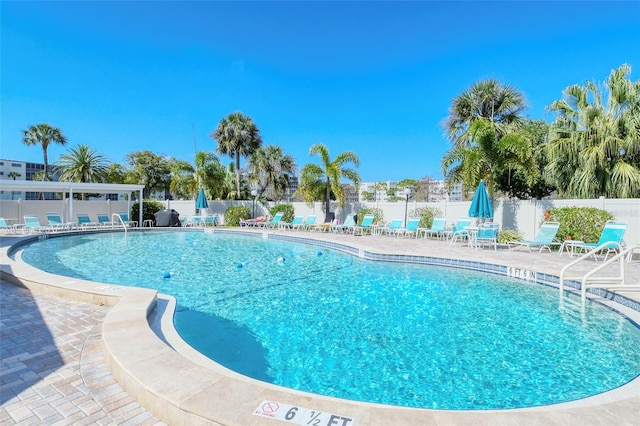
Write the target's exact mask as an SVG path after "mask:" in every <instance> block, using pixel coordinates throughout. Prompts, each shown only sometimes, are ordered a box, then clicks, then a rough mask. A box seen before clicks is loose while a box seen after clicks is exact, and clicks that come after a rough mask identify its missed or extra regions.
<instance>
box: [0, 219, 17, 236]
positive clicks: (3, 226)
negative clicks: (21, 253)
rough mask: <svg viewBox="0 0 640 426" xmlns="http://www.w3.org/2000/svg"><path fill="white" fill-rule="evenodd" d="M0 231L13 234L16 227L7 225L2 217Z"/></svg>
mask: <svg viewBox="0 0 640 426" xmlns="http://www.w3.org/2000/svg"><path fill="white" fill-rule="evenodd" d="M0 229H1V230H3V231H5V232H7V233H14V232H15V230H16V227H14V226H11V225H9V224H8V223H7V220H6V219H5V218H4V217H0Z"/></svg>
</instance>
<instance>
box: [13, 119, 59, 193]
mask: <svg viewBox="0 0 640 426" xmlns="http://www.w3.org/2000/svg"><path fill="white" fill-rule="evenodd" d="M22 142H24V144H25V145H28V146H31V145H40V146H42V151H43V153H44V175H43V177H42V180H43V181H45V180H49V157H48V154H47V149H48V148H49V145H50V144H51V143H57V144H59V145H63V146H64V145H66V144H67V137H66V136H65V135H63V134H62V131H61V130H60V129H58V128H57V127H54V126H50V125H49V124H47V123H41V124H36V125H32V126H29V127H28V128H27V130H23V131H22Z"/></svg>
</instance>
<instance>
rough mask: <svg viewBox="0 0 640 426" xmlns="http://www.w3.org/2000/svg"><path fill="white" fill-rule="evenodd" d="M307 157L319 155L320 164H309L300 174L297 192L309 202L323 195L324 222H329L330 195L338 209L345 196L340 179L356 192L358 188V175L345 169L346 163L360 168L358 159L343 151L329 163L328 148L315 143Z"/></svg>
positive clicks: (351, 153)
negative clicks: (350, 185) (348, 182)
mask: <svg viewBox="0 0 640 426" xmlns="http://www.w3.org/2000/svg"><path fill="white" fill-rule="evenodd" d="M309 155H310V156H313V155H319V156H320V162H321V164H320V165H318V164H313V163H309V164H307V165H305V166H304V167H303V168H302V171H301V172H300V186H299V188H298V191H300V193H302V194H303V196H304V199H305V201H307V202H311V201H315V200H317V199H318V195H320V196H321V194H322V193H324V204H325V212H326V215H325V221H327V222H328V221H329V220H330V216H331V215H330V213H331V211H330V209H331V204H330V203H331V194H333V195H334V196H335V199H336V200H337V201H338V205H339V206H340V207H342V206H344V202H345V194H344V189H343V188H342V186H341V185H340V179H342V178H343V177H344V178H347V179H349V180H351V181H352V182H353V183H354V185H355V186H356V192H357V191H358V187H359V186H360V175H359V174H358V172H356V171H355V170H353V169H350V168H347V167H345V165H346V164H347V163H353V165H354V166H356V167H358V166H360V158H359V157H358V155H357V154H356V153H355V152H353V151H345V152H342V153H340V154H338V156H337V157H336V158H335V160H333V161H331V157H330V156H329V148H327V147H326V146H325V145H324V144H321V143H317V144H315V145H313V146H312V147H311V149H309Z"/></svg>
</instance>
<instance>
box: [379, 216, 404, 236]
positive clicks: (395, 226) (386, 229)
mask: <svg viewBox="0 0 640 426" xmlns="http://www.w3.org/2000/svg"><path fill="white" fill-rule="evenodd" d="M403 220H404V219H402V218H400V219H391V222H390V223H389V226H381V227H380V228H378V231H379V233H380V235H385V234H387V235H392V234H393V235H394V236H396V237H397V236H398V234H399V232H398V231H400V230H401V229H402V222H403Z"/></svg>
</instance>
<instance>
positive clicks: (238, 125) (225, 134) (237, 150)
mask: <svg viewBox="0 0 640 426" xmlns="http://www.w3.org/2000/svg"><path fill="white" fill-rule="evenodd" d="M210 136H211V137H212V138H213V139H215V140H216V141H217V142H218V152H219V153H220V154H227V155H229V156H230V157H234V158H235V160H236V165H235V172H236V197H239V196H240V193H241V192H240V157H247V156H249V155H251V154H252V153H253V152H254V151H255V150H256V149H258V148H260V146H261V145H262V138H261V136H260V131H259V130H258V127H257V126H256V125H255V123H254V122H253V120H252V119H251V117H249V116H246V115H244V114H242V113H241V112H234V113H231V114H229V115H228V116H227V117H225V118H223V119H222V120H220V123H219V124H218V127H217V128H216V129H215V130H214V131H213V132H211V134H210Z"/></svg>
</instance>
